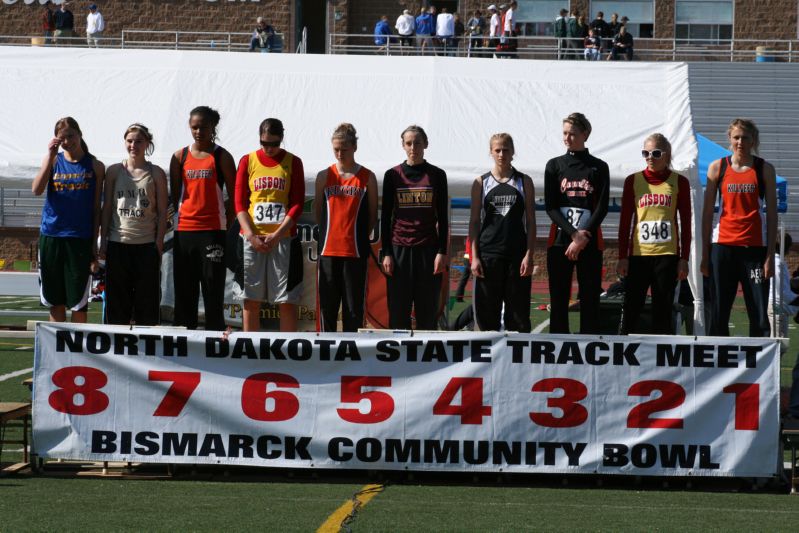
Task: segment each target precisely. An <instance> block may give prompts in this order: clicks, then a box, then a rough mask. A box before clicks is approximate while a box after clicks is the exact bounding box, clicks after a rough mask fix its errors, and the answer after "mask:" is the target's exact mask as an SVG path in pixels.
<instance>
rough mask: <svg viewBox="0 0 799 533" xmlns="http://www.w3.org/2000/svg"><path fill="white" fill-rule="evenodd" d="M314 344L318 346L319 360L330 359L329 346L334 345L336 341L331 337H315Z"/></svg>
mask: <svg viewBox="0 0 799 533" xmlns="http://www.w3.org/2000/svg"><path fill="white" fill-rule="evenodd" d="M314 344H317V345H318V346H319V360H320V361H330V348H332V347H333V346H335V345H336V341H334V340H331V339H316V340H315V341H314Z"/></svg>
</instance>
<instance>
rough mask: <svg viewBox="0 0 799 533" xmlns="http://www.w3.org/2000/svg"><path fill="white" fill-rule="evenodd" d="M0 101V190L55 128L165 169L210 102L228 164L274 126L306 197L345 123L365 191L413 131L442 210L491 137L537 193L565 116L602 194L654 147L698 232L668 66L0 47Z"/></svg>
mask: <svg viewBox="0 0 799 533" xmlns="http://www.w3.org/2000/svg"><path fill="white" fill-rule="evenodd" d="M0 94H2V100H0V102H2V104H0V124H2V127H0V180H1V179H3V178H11V177H14V178H32V177H33V175H34V174H35V172H36V169H37V168H38V166H39V164H40V162H41V159H42V157H43V156H44V154H45V151H46V148H47V142H48V140H49V139H50V138H51V136H52V133H53V131H52V128H53V125H54V124H55V122H56V120H57V119H58V118H60V117H63V116H66V115H71V116H73V117H75V118H76V119H77V120H78V122H79V123H80V125H81V128H82V130H83V133H84V137H85V140H86V141H87V143H88V145H89V148H90V149H91V151H92V152H93V153H94V154H95V155H96V156H97V157H98V158H99V159H100V160H102V161H103V162H105V163H106V164H111V163H114V162H116V161H119V160H121V159H123V158H124V157H125V153H124V150H123V141H122V134H123V133H124V130H125V129H126V128H127V126H128V125H129V124H131V123H133V122H142V123H144V124H146V125H147V126H148V127H149V128H150V130H151V131H153V132H154V134H155V144H156V151H155V154H154V155H153V157H152V160H153V161H154V162H156V163H158V164H160V165H162V166H163V167H164V168H165V169H166V168H168V163H169V158H170V156H171V154H172V153H173V152H174V151H175V150H176V149H178V148H179V147H182V146H185V145H186V144H188V143H189V142H191V137H190V135H189V131H188V127H187V122H188V114H189V111H190V110H191V109H192V108H193V107H195V106H197V105H209V106H211V107H214V108H216V109H218V110H219V111H220V113H221V115H222V122H221V124H220V128H219V142H220V144H222V145H223V146H225V147H226V148H227V149H228V150H230V152H231V153H232V154H233V156H234V158H237V159H238V158H239V157H241V156H242V155H244V154H245V153H248V152H249V151H252V150H254V149H256V148H258V125H259V124H260V122H261V121H262V120H263V119H264V118H267V117H270V116H274V117H278V118H280V119H282V120H283V122H284V125H285V128H286V136H285V147H286V148H287V149H288V150H290V151H292V152H294V153H296V154H297V155H299V156H300V157H301V158H302V159H303V161H304V163H305V174H306V190H307V191H308V194H312V192H311V191H313V187H312V183H313V178H314V176H315V175H316V172H317V171H318V170H321V169H323V168H325V167H327V166H328V165H330V163H331V162H333V154H332V152H331V149H330V135H331V133H332V131H333V129H334V128H335V126H336V125H337V124H339V123H340V122H344V121H347V122H352V123H353V124H354V125H355V127H356V128H357V129H358V132H359V137H360V141H359V149H358V154H357V158H358V160H359V161H360V162H361V163H362V164H364V165H366V166H367V167H369V168H371V169H372V170H374V171H375V173H376V174H377V176H378V180H380V179H381V178H382V174H383V171H385V170H386V169H387V168H389V167H391V166H393V165H396V164H397V163H399V162H400V161H402V160H403V159H404V152H403V151H402V148H401V144H400V137H399V135H400V132H401V131H402V130H403V129H404V128H405V127H406V126H408V125H409V124H412V123H417V124H420V125H421V126H423V127H424V128H425V129H426V131H427V133H428V136H429V138H430V147H429V149H428V151H427V154H426V156H427V159H428V160H429V161H430V162H432V163H433V164H436V165H438V166H440V167H442V168H444V169H445V170H446V171H447V174H448V175H449V178H450V194H451V196H453V197H459V196H460V197H465V196H468V191H469V186H470V184H471V182H472V180H473V179H474V177H475V176H477V175H479V174H482V173H483V172H485V171H486V170H487V169H489V168H490V167H491V160H490V158H489V155H488V139H489V137H490V136H491V134H493V133H497V132H508V133H510V134H512V135H513V137H514V140H515V145H516V152H517V153H516V157H515V162H514V164H515V166H516V167H517V168H518V169H519V170H521V171H523V172H526V173H528V174H530V175H531V176H532V177H533V179H534V181H535V184H536V187H537V188H538V195H539V196H542V195H543V172H544V166H545V165H546V162H547V160H549V159H550V158H551V157H553V156H557V155H559V154H561V153H563V152H564V147H563V143H562V141H561V129H560V128H561V119H562V118H563V117H565V116H566V115H568V114H569V113H570V112H573V111H580V112H583V113H585V114H586V116H587V117H588V118H589V120H590V121H591V123H592V125H593V133H592V135H591V138H590V139H589V142H588V146H589V148H590V150H591V152H592V153H593V154H595V155H596V156H598V157H600V158H602V159H604V160H605V161H606V162H607V163H608V165H609V166H610V172H611V182H612V186H613V189H614V193H613V194H614V195H615V196H620V192H621V190H620V189H621V185H622V180H623V179H624V177H626V176H627V175H628V174H630V173H632V172H635V171H638V170H640V169H641V168H643V166H644V162H643V160H642V159H641V155H640V150H641V147H642V144H643V140H644V138H645V137H646V136H647V135H649V134H651V133H654V132H661V133H663V134H664V135H666V136H667V137H668V138H669V139H670V140H671V143H672V147H673V166H674V169H675V170H677V171H679V172H682V173H684V174H685V175H686V176H688V178H689V179H690V180H691V182H692V184H693V185H694V191H695V192H694V198H693V199H694V220H695V228H694V235H695V236H696V235H697V233H698V232H697V231H696V229H697V228H699V227H701V224H700V215H701V198H700V197H699V196H698V194H699V193H698V192H697V191H700V190H701V189H700V188H699V187H698V186H697V176H696V159H697V145H696V141H695V139H694V135H693V127H692V120H691V110H690V100H689V92H688V68H687V65H685V64H683V63H647V62H625V61H620V62H607V61H599V62H588V61H586V62H583V61H580V62H574V61H513V60H496V59H483V58H479V59H478V58H434V57H385V56H374V57H368V56H329V55H324V56H323V55H297V54H247V53H233V52H211V51H208V52H197V51H172V50H117V49H108V50H103V49H99V50H98V49H70V48H55V47H50V48H44V47H32V48H19V47H0ZM543 222H544V221H543V220H541V221H539V223H543ZM696 245H698V242H697V240H696V239H695V246H696ZM694 250H695V253H694V254H693V258H692V265H691V266H692V279H691V281H692V287H694V288H695V287H697V286H698V283H699V281H700V280H699V277H698V276H699V274H698V266H699V265H698V260H699V257H698V253H696V251H697V250H698V248H694ZM694 294H697V295H699V294H701V290H699V291H697V290H696V289H694ZM696 313H697V316H698V317H701V313H702V305H701V302H698V305H697V307H696ZM701 327H702V326H701V325H700V329H699V330H698V331H700V332H701V331H702V329H701Z"/></svg>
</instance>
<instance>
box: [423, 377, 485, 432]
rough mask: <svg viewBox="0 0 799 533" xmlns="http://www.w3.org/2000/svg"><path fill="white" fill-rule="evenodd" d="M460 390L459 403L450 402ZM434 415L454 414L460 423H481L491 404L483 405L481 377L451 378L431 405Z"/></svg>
mask: <svg viewBox="0 0 799 533" xmlns="http://www.w3.org/2000/svg"><path fill="white" fill-rule="evenodd" d="M458 391H460V392H461V404H460V405H454V404H453V403H452V402H453V400H454V399H455V395H456V394H458ZM433 414H434V415H456V416H460V417H461V424H482V423H483V417H484V416H491V406H490V405H483V378H452V379H451V380H449V383H447V386H446V387H444V391H443V392H442V393H441V396H439V398H438V400H436V403H435V405H434V406H433Z"/></svg>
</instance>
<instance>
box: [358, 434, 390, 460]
mask: <svg viewBox="0 0 799 533" xmlns="http://www.w3.org/2000/svg"><path fill="white" fill-rule="evenodd" d="M382 453H383V445H382V444H380V441H379V440H377V439H372V438H366V439H360V440H359V441H358V442H357V443H356V444H355V456H356V457H357V458H358V460H360V461H363V462H364V463H374V462H376V461H379V460H380V455H381V454H382Z"/></svg>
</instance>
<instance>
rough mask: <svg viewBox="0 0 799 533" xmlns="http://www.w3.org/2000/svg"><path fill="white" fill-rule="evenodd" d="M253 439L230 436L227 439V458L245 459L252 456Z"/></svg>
mask: <svg viewBox="0 0 799 533" xmlns="http://www.w3.org/2000/svg"><path fill="white" fill-rule="evenodd" d="M254 442H255V441H254V439H253V438H252V437H251V436H249V435H230V437H228V445H227V447H228V450H227V453H228V457H247V458H251V457H252V456H253V451H252V445H253V443H254Z"/></svg>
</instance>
